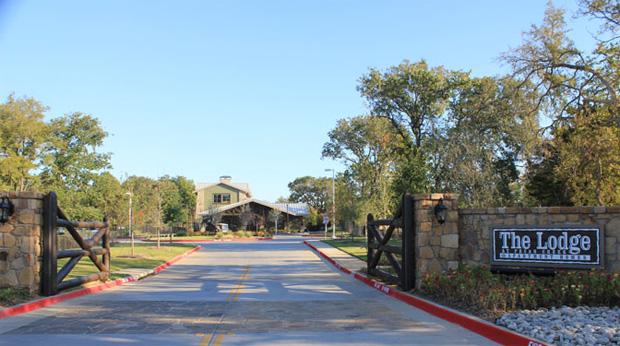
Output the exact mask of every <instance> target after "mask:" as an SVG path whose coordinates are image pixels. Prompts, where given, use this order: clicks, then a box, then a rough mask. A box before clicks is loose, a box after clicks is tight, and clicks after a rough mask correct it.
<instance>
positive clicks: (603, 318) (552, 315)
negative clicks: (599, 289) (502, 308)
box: [496, 306, 620, 346]
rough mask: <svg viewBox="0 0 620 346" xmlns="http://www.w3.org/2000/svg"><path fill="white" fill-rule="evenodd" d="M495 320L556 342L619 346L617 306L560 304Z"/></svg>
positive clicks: (619, 309) (550, 341)
mask: <svg viewBox="0 0 620 346" xmlns="http://www.w3.org/2000/svg"><path fill="white" fill-rule="evenodd" d="M496 323H497V324H498V325H500V326H504V327H506V328H508V329H512V330H514V331H516V332H519V333H521V334H524V335H528V336H531V337H533V338H536V339H538V340H541V341H544V342H546V343H549V344H555V345H614V346H615V345H620V308H619V307H617V306H616V307H614V308H607V307H588V306H580V307H576V308H570V307H566V306H564V307H561V308H558V309H556V308H551V309H544V308H543V309H538V310H522V311H519V312H516V313H514V314H505V315H503V316H502V317H500V318H499V319H497V321H496Z"/></svg>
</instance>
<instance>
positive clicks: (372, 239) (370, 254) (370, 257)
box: [366, 214, 375, 275]
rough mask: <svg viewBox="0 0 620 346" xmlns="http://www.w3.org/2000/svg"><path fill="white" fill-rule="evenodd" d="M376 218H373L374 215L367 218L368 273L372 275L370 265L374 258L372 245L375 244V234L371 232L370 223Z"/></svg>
mask: <svg viewBox="0 0 620 346" xmlns="http://www.w3.org/2000/svg"><path fill="white" fill-rule="evenodd" d="M374 219H375V218H374V217H373V216H372V214H368V215H367V216H366V249H367V252H366V273H368V274H369V275H370V272H371V269H372V268H371V267H370V264H371V263H372V261H373V257H374V250H373V248H372V244H374V242H375V236H374V234H373V233H372V232H371V231H370V227H372V226H371V225H370V222H372V221H373V220H374Z"/></svg>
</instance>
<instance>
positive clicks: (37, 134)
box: [0, 94, 48, 191]
mask: <svg viewBox="0 0 620 346" xmlns="http://www.w3.org/2000/svg"><path fill="white" fill-rule="evenodd" d="M47 110H48V108H47V107H45V106H43V105H42V104H41V103H40V102H39V101H37V100H35V99H33V98H28V97H23V98H16V97H15V95H14V94H11V95H9V97H8V100H7V102H6V103H4V104H1V105H0V188H1V189H10V190H15V191H24V190H27V189H31V188H32V187H33V185H34V184H36V183H37V182H38V178H37V176H36V175H34V174H32V171H33V170H35V169H36V168H38V167H39V166H40V165H41V163H42V158H43V148H44V145H45V143H46V141H47V134H48V128H47V125H46V124H45V122H44V121H43V113H44V112H46V111H47Z"/></svg>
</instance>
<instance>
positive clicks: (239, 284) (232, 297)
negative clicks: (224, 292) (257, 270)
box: [226, 264, 252, 302]
mask: <svg viewBox="0 0 620 346" xmlns="http://www.w3.org/2000/svg"><path fill="white" fill-rule="evenodd" d="M251 267H252V266H251V265H250V264H248V265H246V266H245V269H244V270H243V274H241V278H239V280H238V281H237V284H236V285H235V287H234V288H233V289H232V291H230V293H229V294H228V297H227V298H226V301H233V302H234V301H236V300H237V299H239V295H240V294H241V290H243V286H244V285H245V280H247V278H248V275H249V274H250V268H251Z"/></svg>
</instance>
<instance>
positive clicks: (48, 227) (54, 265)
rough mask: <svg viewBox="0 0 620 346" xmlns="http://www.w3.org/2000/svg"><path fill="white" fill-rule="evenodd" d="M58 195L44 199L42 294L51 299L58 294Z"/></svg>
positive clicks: (50, 195)
mask: <svg viewBox="0 0 620 346" xmlns="http://www.w3.org/2000/svg"><path fill="white" fill-rule="evenodd" d="M57 203H58V201H57V198H56V194H55V193H54V192H50V193H49V194H47V195H45V197H43V219H44V221H43V268H42V277H41V285H42V287H41V294H42V295H43V296H46V297H49V296H53V295H55V294H56V293H58V281H57V280H58V276H57V274H58V261H57V257H56V256H57V253H56V250H57V248H58V244H57V238H56V228H57V220H58V204H57Z"/></svg>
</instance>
